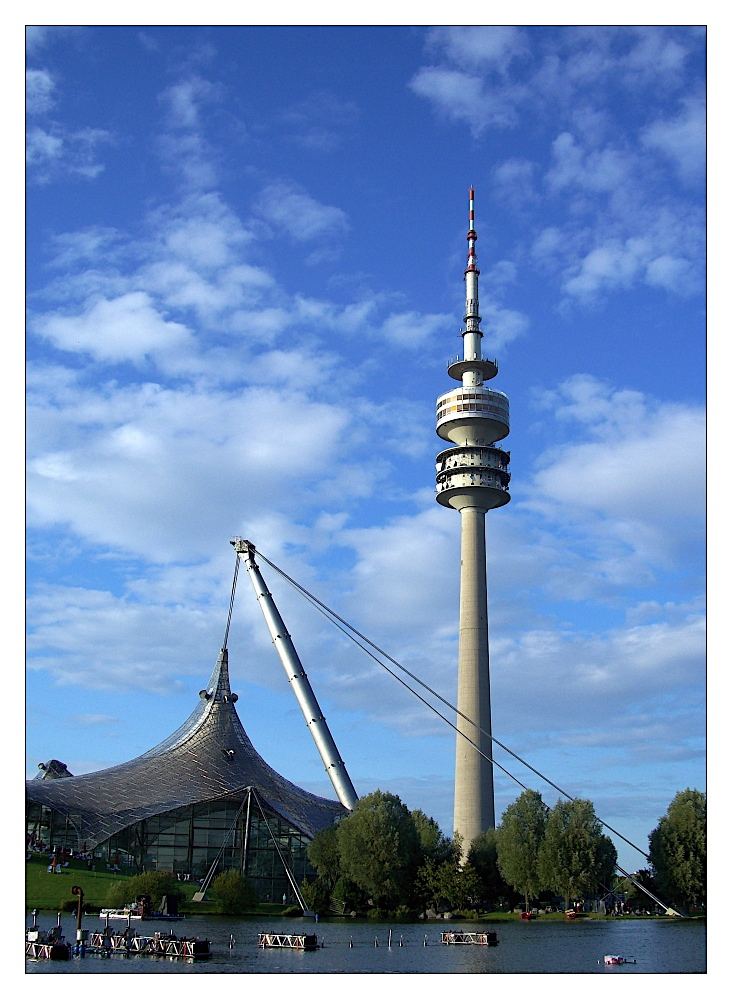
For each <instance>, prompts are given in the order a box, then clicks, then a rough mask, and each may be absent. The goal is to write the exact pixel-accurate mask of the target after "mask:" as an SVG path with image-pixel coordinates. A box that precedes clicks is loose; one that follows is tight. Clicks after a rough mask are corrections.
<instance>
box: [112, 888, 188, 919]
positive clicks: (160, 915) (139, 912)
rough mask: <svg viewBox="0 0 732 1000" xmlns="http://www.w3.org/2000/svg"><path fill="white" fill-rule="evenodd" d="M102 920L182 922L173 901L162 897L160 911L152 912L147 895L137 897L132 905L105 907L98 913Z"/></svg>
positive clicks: (150, 902) (175, 903)
mask: <svg viewBox="0 0 732 1000" xmlns="http://www.w3.org/2000/svg"><path fill="white" fill-rule="evenodd" d="M99 916H100V917H101V919H102V920H106V919H109V920H165V921H166V922H167V923H171V922H172V921H176V920H182V919H183V917H182V916H181V914H180V913H178V904H177V902H176V901H175V899H169V898H168V896H163V900H162V909H160V910H153V908H152V900H151V899H150V896H149V895H147V893H144V894H143V895H142V896H138V897H137V899H136V900H135V902H134V903H125V905H124V906H122V907H114V906H113V907H105V908H104V909H102V910H100V911H99Z"/></svg>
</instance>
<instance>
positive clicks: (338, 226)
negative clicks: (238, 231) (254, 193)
mask: <svg viewBox="0 0 732 1000" xmlns="http://www.w3.org/2000/svg"><path fill="white" fill-rule="evenodd" d="M255 210H256V212H257V214H258V215H259V216H260V218H261V219H263V220H264V221H265V222H267V223H268V224H269V225H270V226H271V230H270V232H271V236H272V238H274V239H277V237H278V236H279V234H280V233H281V232H285V233H287V234H288V235H289V236H291V237H292V239H294V240H295V241H296V242H298V243H304V242H307V241H308V240H315V239H325V238H337V237H340V236H342V235H343V234H344V233H345V232H346V231H347V230H348V219H347V216H346V213H345V212H344V211H343V209H341V208H337V207H335V206H333V205H323V204H322V203H321V202H319V201H316V199H315V198H312V197H311V196H310V195H309V194H307V193H306V192H304V191H302V190H301V189H299V188H297V187H296V186H295V185H293V184H286V183H277V184H270V185H269V186H268V187H266V188H265V189H264V190H263V191H262V193H261V194H260V196H259V198H258V199H257V202H256V205H255Z"/></svg>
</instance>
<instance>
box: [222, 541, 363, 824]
mask: <svg viewBox="0 0 732 1000" xmlns="http://www.w3.org/2000/svg"><path fill="white" fill-rule="evenodd" d="M231 544H232V545H233V546H234V549H235V550H236V552H237V554H238V556H239V558H240V559H241V560H242V561H243V563H244V565H245V567H246V570H247V574H248V575H249V579H250V580H251V582H252V587H253V588H254V593H255V594H256V595H257V600H258V601H259V606H260V608H261V609H262V614H263V615H264V620H265V621H266V623H267V628H268V629H269V633H270V635H271V636H272V642H273V643H274V647H275V649H276V650H277V654H278V656H279V658H280V660H281V661H282V666H283V667H284V668H285V673H286V674H287V679H288V680H289V682H290V684H291V686H292V690H293V692H294V694H295V697H296V698H297V701H298V704H299V705H300V708H301V710H302V714H303V716H304V718H305V722H306V723H307V726H308V729H309V730H310V733H311V735H312V737H313V740H314V741H315V745H316V747H317V748H318V752H319V753H320V756H321V759H322V761H323V764H324V766H325V770H326V773H327V775H328V777H329V778H330V780H331V782H332V784H333V788H334V789H335V792H336V795H337V796H338V799H339V801H340V803H341V804H342V805H344V806H345V807H346V809H353V808H354V806H355V805H356V803H357V802H358V795H356V790H355V789H354V787H353V785H352V783H351V779H350V777H349V776H348V771H347V770H346V765H345V764H344V763H343V761H342V759H341V756H340V754H339V753H338V748H337V747H336V745H335V742H334V740H333V737H332V736H331V733H330V730H329V729H328V726H327V724H326V721H325V716H324V715H323V713H322V712H321V710H320V705H319V704H318V699H317V698H316V697H315V693H314V692H313V689H312V688H311V686H310V681H309V680H308V678H307V674H306V673H305V670H304V669H303V665H302V663H301V662H300V657H299V656H298V655H297V650H296V649H295V646H294V644H293V642H292V639H291V638H290V634H289V632H288V631H287V629H286V628H285V623H284V622H283V620H282V616H281V615H280V613H279V611H278V610H277V606H276V604H275V602H274V600H273V599H272V595H271V594H270V592H269V591H268V590H267V585H266V584H265V582H264V579H263V577H262V573H261V571H260V569H259V566H258V565H257V562H256V559H255V554H256V550H255V547H254V544H253V543H252V542H248V541H247V540H246V539H244V538H233V539H232V541H231Z"/></svg>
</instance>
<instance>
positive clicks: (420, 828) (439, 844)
mask: <svg viewBox="0 0 732 1000" xmlns="http://www.w3.org/2000/svg"><path fill="white" fill-rule="evenodd" d="M410 815H411V817H412V820H413V821H414V826H415V828H416V830H417V836H418V837H419V845H420V850H421V854H422V860H423V861H427V860H428V859H429V860H432V861H436V862H437V863H438V864H439V863H440V862H442V861H447V860H448V858H450V857H452V856H453V854H454V844H453V841H451V840H450V838H449V837H446V836H445V834H444V833H443V832H442V830H440V827H439V826H438V825H437V822H436V821H435V820H434V819H432V817H431V816H428V815H427V814H426V813H424V812H422V810H421V809H412V811H411V814H410Z"/></svg>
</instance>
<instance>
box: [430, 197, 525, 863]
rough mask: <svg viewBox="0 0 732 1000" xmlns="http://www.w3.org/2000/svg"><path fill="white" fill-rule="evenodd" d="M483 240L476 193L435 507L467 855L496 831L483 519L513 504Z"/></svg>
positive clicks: (459, 825)
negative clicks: (450, 520) (483, 279)
mask: <svg viewBox="0 0 732 1000" xmlns="http://www.w3.org/2000/svg"><path fill="white" fill-rule="evenodd" d="M477 238H478V235H477V232H476V229H475V192H474V190H473V189H472V188H471V189H470V214H469V225H468V236H467V239H468V262H467V266H466V268H465V315H464V328H463V330H462V331H461V336H462V338H463V354H462V357H457V358H453V359H452V360H451V361H450V362H449V364H448V366H447V372H448V375H450V376H451V377H452V378H454V379H455V380H456V381H458V382H460V383H461V384H460V386H459V388H457V389H453V390H451V391H450V392H446V393H444V394H443V395H441V396H439V397H438V399H437V428H436V429H437V433H438V434H439V436H440V437H441V438H444V439H445V440H446V441H450V442H452V445H453V446H452V447H450V448H447V449H446V450H445V451H441V452H440V453H439V454H438V456H437V469H436V471H437V501H438V503H441V504H443V506H445V507H453V508H454V509H455V510H458V511H460V628H459V648H458V697H457V707H458V712H459V713H460V714H459V715H458V721H457V726H458V736H457V744H456V753H455V811H454V830H455V831H456V832H457V833H459V834H460V836H461V837H462V841H463V856H465V855H467V852H468V849H469V848H470V843H471V841H472V840H474V839H475V837H477V836H478V835H479V834H480V833H483V832H484V831H485V830H489V829H491V828H493V827H494V826H495V806H494V799H493V765H492V763H491V761H490V760H489V759H486V757H488V758H490V757H492V747H491V738H490V733H491V697H490V671H489V660H488V587H487V579H486V545H485V515H486V512H487V511H489V510H492V509H493V508H494V507H502V506H503V505H504V504H507V503H508V502H509V500H510V499H511V497H510V495H509V492H508V484H509V481H510V479H511V474H510V472H509V471H508V465H509V461H510V459H511V455H510V452H508V451H504V450H503V449H502V448H498V447H496V444H495V442H496V441H500V440H502V439H503V438H505V437H506V436H507V435H508V432H509V419H508V397H507V396H506V394H505V393H503V392H499V391H497V390H495V389H487V388H485V386H484V383H485V382H486V381H488V380H490V379H492V378H494V377H495V376H496V375H497V373H498V366H497V364H496V362H495V361H492V360H489V359H488V358H484V357H483V353H482V347H481V344H482V339H483V332H482V330H481V329H480V319H481V317H480V306H479V297H478V277H479V275H480V271H479V270H478V264H477V258H476V252H475V242H476V240H477ZM464 717H467V720H470V721H466V718H464ZM481 730H482V732H481ZM461 734H464V736H467V737H468V738H469V739H470V740H471V741H472V743H473V744H475V746H477V747H479V748H480V751H481V752H480V753H479V752H478V751H477V750H476V749H475V746H472V745H471V744H470V743H468V742H467V740H466V739H465V738H464V736H463V735H461ZM482 754H485V755H486V756H485V757H484V756H482Z"/></svg>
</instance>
